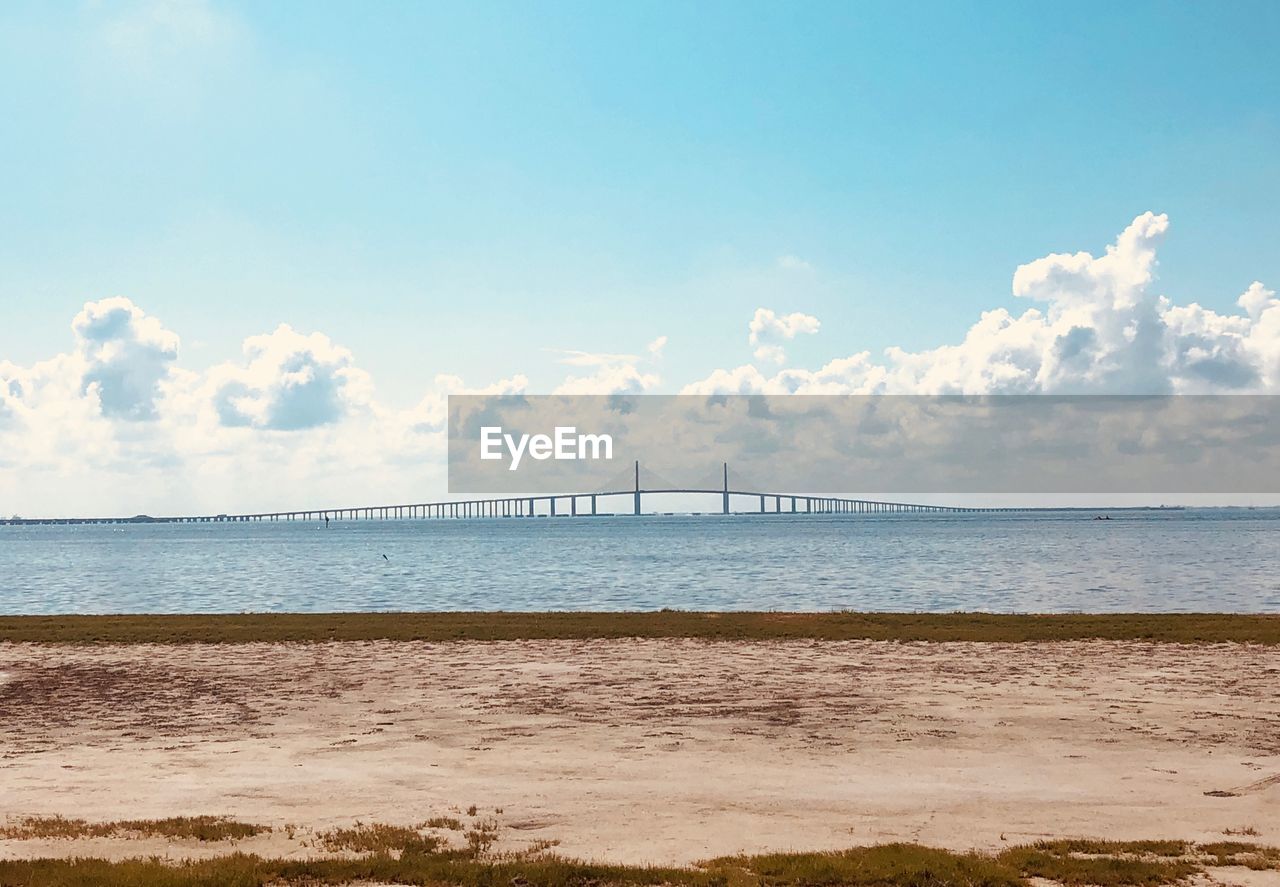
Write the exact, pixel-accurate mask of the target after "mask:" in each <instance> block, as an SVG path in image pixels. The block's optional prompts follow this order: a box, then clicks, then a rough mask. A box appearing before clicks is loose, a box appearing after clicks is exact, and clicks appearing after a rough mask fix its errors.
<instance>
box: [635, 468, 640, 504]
mask: <svg viewBox="0 0 1280 887" xmlns="http://www.w3.org/2000/svg"><path fill="white" fill-rule="evenodd" d="M635 514H636V515H637V516H639V514H640V460H639V459H637V460H636V508H635Z"/></svg>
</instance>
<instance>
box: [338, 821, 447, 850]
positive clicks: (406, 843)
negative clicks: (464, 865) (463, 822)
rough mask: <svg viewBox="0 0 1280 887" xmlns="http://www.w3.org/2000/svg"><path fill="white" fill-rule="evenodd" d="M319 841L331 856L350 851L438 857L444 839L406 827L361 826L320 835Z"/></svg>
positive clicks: (377, 824) (374, 824) (373, 824)
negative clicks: (436, 855)
mask: <svg viewBox="0 0 1280 887" xmlns="http://www.w3.org/2000/svg"><path fill="white" fill-rule="evenodd" d="M316 840H317V841H318V842H319V844H320V846H321V847H323V848H324V849H325V850H328V851H330V852H331V853H336V852H339V851H342V850H349V851H351V852H353V853H404V852H406V851H412V852H418V853H434V852H435V851H437V850H439V849H440V839H439V838H436V837H434V836H432V835H424V834H422V833H421V832H420V831H419V830H418V829H413V828H408V827H407V826H403V825H385V824H383V823H370V824H368V825H366V824H364V823H362V822H357V823H355V825H353V826H351V827H350V828H336V829H330V830H329V831H323V832H318V833H317V834H316Z"/></svg>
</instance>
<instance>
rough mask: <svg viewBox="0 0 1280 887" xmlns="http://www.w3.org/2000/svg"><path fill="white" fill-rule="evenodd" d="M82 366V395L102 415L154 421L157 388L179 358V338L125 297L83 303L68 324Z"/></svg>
mask: <svg viewBox="0 0 1280 887" xmlns="http://www.w3.org/2000/svg"><path fill="white" fill-rule="evenodd" d="M71 329H72V331H73V332H74V333H75V336H76V348H77V355H78V356H79V358H80V360H81V361H82V363H83V371H82V373H81V379H80V385H81V390H82V391H83V392H85V393H87V394H90V395H92V396H93V397H95V398H96V399H97V401H98V404H99V407H100V408H101V410H102V414H103V415H104V416H110V417H112V418H120V419H132V420H141V419H153V418H155V414H156V398H157V396H158V394H159V386H160V383H161V382H162V381H163V380H164V379H165V378H166V377H167V376H168V374H169V369H170V367H171V366H172V364H173V362H174V361H176V360H177V359H178V337H177V335H176V334H174V333H172V332H170V331H169V330H166V329H165V328H164V327H163V326H162V325H161V324H160V321H158V320H157V319H156V318H154V317H148V316H147V315H146V313H145V312H143V311H142V309H140V308H138V307H137V306H136V305H134V304H133V303H132V302H130V301H129V300H128V299H125V298H113V299H102V300H101V301H98V302H88V303H86V304H85V306H84V308H83V309H82V310H81V311H80V313H79V314H77V315H76V317H75V320H73V321H72V323H71Z"/></svg>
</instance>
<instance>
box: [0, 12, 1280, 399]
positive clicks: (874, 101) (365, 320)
mask: <svg viewBox="0 0 1280 887" xmlns="http://www.w3.org/2000/svg"><path fill="white" fill-rule="evenodd" d="M1278 36H1280V5H1277V4H1275V3H1272V2H1266V3H1247V2H1236V3H1229V4H1207V3H1195V4H1192V3H1182V4H1179V3H1130V4H1123V9H1121V8H1118V6H1117V5H1116V4H1110V3H1105V4H1104V3H1098V4H1088V3H1085V4H1079V3H1076V4H1059V5H1056V6H1049V5H1046V4H1026V3H974V4H969V3H955V2H948V3H917V4H907V5H904V4H901V3H834V4H820V3H804V4H762V3H754V4H753V3H742V2H733V3H636V4H603V3H546V2H540V3H504V4H493V3H480V4H473V3H468V4H456V5H450V4H444V3H433V4H418V3H401V4H374V5H368V4H345V5H344V4H338V3H332V4H313V3H300V2H299V3H284V2H280V3H270V4H266V3H255V4H243V3H233V2H215V0H210V2H208V3H207V4H206V3H175V4H160V5H157V4H153V3H136V4H130V3H125V4H116V3H63V4H58V3H52V4H51V3H30V4H26V3H21V2H16V3H15V2H10V3H6V4H5V5H4V7H3V9H2V10H0V81H2V82H4V83H5V84H7V85H6V87H5V88H4V89H3V93H2V94H0V114H2V115H3V119H4V121H5V125H4V128H5V130H6V132H7V136H6V137H5V138H4V139H2V140H0V164H2V165H3V167H4V169H5V170H6V171H7V175H6V177H5V178H6V186H5V189H4V192H5V196H4V199H3V200H2V201H0V302H2V303H3V305H4V314H5V322H4V323H3V324H2V325H0V356H3V357H6V358H8V359H10V360H13V361H16V362H19V363H24V362H31V361H34V360H37V359H40V358H43V357H46V356H48V355H49V354H51V353H54V352H55V351H57V350H59V349H65V348H66V347H67V343H68V341H69V331H68V322H69V319H70V317H71V315H72V314H74V313H75V312H76V311H77V310H78V309H79V307H80V306H81V305H82V304H83V303H84V302H85V301H88V300H90V299H97V298H101V297H105V296H113V295H123V296H126V297H128V298H130V299H131V300H133V302H135V303H136V304H137V305H139V306H141V307H142V308H144V309H145V310H146V311H147V312H148V313H149V314H152V315H154V316H157V317H159V318H160V319H161V320H162V321H163V322H164V323H165V325H166V326H168V327H169V328H171V329H174V330H177V331H178V332H179V333H180V334H181V336H182V340H183V347H182V356H181V362H182V363H183V364H184V365H186V366H190V367H192V368H199V367H201V366H204V365H208V364H211V363H214V362H217V361H220V360H224V359H226V358H227V357H229V356H231V355H234V354H236V353H237V352H238V349H239V343H240V341H241V340H242V339H244V338H245V337H247V336H249V335H253V334H256V333H260V332H264V331H268V330H270V329H273V328H274V327H275V326H276V325H277V324H278V323H280V322H288V323H290V324H292V325H293V326H294V327H296V328H298V329H300V330H303V331H308V332H309V331H312V330H320V331H323V332H326V333H327V334H328V335H330V336H332V337H333V338H334V339H335V340H336V341H339V342H341V343H342V344H343V345H345V346H347V347H349V348H350V349H352V351H353V352H354V354H355V355H356V358H357V360H358V361H359V363H360V364H361V365H362V366H363V367H365V368H366V369H368V370H369V371H370V372H371V373H372V374H373V376H374V378H375V379H376V380H377V386H378V389H379V392H380V393H381V394H382V396H383V397H385V398H387V399H388V400H389V401H391V402H395V403H406V404H407V403H409V402H411V401H413V400H415V399H416V398H417V397H418V396H420V394H421V390H422V388H423V387H424V386H425V385H426V384H427V383H428V381H429V380H430V378H431V376H432V375H434V374H435V373H437V372H449V373H457V374H460V375H463V376H464V377H466V378H468V379H472V378H474V379H476V380H477V381H480V380H483V379H486V378H490V377H501V376H507V375H510V374H512V373H516V372H523V373H526V374H528V375H529V377H530V378H531V379H532V380H533V384H534V387H535V388H536V387H538V386H539V385H543V386H550V385H552V384H554V383H555V382H557V381H558V380H559V379H560V378H561V377H562V376H563V371H562V368H560V367H558V366H557V365H556V364H555V360H554V355H553V354H551V353H550V352H547V351H545V350H544V349H548V348H567V349H582V350H598V351H605V352H632V353H634V352H636V351H637V350H642V349H643V347H644V345H645V343H646V342H648V341H650V340H651V339H653V338H654V337H656V336H659V335H667V336H669V338H670V342H669V344H668V346H667V349H666V353H665V357H664V360H665V366H664V378H670V379H672V380H675V379H682V380H683V379H689V378H697V377H700V376H702V375H705V374H706V373H707V372H708V371H710V370H711V369H713V368H715V367H717V366H724V365H734V364H735V363H737V362H741V361H743V360H746V359H749V355H750V349H749V346H748V345H747V342H746V323H747V321H748V320H749V319H750V317H751V315H752V312H753V311H754V310H755V309H756V308H757V307H758V306H761V305H768V306H770V307H773V308H776V309H777V310H778V311H780V312H790V311H802V312H805V313H808V314H812V315H815V316H817V317H820V318H821V320H822V330H821V332H820V333H819V334H817V335H814V336H805V337H801V339H802V341H801V340H799V339H798V340H797V343H796V344H795V346H794V349H793V357H792V359H793V361H796V362H808V363H820V362H822V361H825V360H826V359H829V358H831V357H835V356H839V355H845V354H849V353H851V352H854V351H858V350H862V349H870V350H872V352H873V353H878V352H879V350H880V349H883V348H884V347H886V346H889V345H901V346H903V347H905V348H908V349H918V348H924V347H931V346H933V345H936V344H939V343H942V342H946V341H951V340H954V339H956V338H957V337H958V336H959V335H961V334H962V333H963V331H964V330H965V329H966V328H967V327H968V326H969V325H970V324H971V323H973V322H974V321H975V320H976V318H977V316H978V314H979V312H980V311H982V310H985V309H989V308H992V307H996V306H1002V305H1003V306H1007V307H1010V308H1011V309H1012V308H1016V307H1017V306H1016V305H1015V301H1016V300H1015V299H1014V298H1013V297H1012V296H1011V295H1010V287H1009V281H1010V277H1011V275H1012V272H1013V269H1014V268H1015V267H1016V266H1017V265H1018V264H1019V263H1022V262H1027V261H1031V260H1033V259H1035V258H1037V257H1039V256H1042V255H1045V254H1047V253H1049V252H1053V251H1075V250H1077V249H1089V250H1091V251H1093V252H1100V251H1101V249H1102V247H1103V245H1104V244H1106V243H1108V242H1110V241H1111V240H1112V239H1113V238H1114V236H1115V234H1116V233H1117V232H1118V231H1119V230H1120V229H1121V228H1123V227H1124V225H1126V224H1127V223H1128V222H1129V220H1131V219H1132V218H1133V217H1134V216H1136V215H1137V214H1139V213H1141V212H1144V211H1146V210H1153V211H1156V212H1162V213H1168V214H1169V216H1170V217H1171V219H1172V220H1173V226H1172V228H1171V231H1170V235H1169V238H1168V241H1167V243H1166V245H1165V246H1164V248H1163V251H1162V253H1161V257H1160V261H1161V265H1160V278H1161V281H1162V284H1163V290H1162V291H1164V292H1166V293H1168V294H1169V295H1170V297H1171V298H1173V299H1174V300H1175V301H1182V302H1185V301H1198V302H1200V303H1201V304H1204V305H1206V306H1209V307H1215V308H1219V309H1225V308H1228V307H1229V306H1230V305H1231V303H1232V301H1233V300H1234V299H1235V297H1236V296H1238V295H1239V294H1240V292H1242V291H1243V290H1244V288H1245V287H1246V286H1248V284H1249V283H1250V281H1252V280H1254V279H1255V278H1258V279H1263V280H1270V281H1275V280H1278V279H1280V250H1277V248H1276V245H1277V243H1280V212H1277V206H1280V150H1277V148H1278V147H1280V138H1278V137H1280V119H1278V115H1277V111H1278V110H1280V64H1277V62H1276V61H1275V57H1274V47H1275V45H1276V38H1277V37H1278ZM785 256H794V257H797V258H798V259H800V260H802V261H803V263H805V265H806V266H807V267H801V268H784V267H781V265H780V261H779V260H780V259H781V258H782V257H785ZM782 264H786V263H782Z"/></svg>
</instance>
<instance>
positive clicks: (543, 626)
mask: <svg viewBox="0 0 1280 887" xmlns="http://www.w3.org/2000/svg"><path fill="white" fill-rule="evenodd" d="M555 638H560V639H570V640H583V639H592V638H703V639H707V640H786V639H806V638H808V639H819V640H863V639H865V640H892V641H993V642H1019V641H1063V640H1092V639H1102V640H1145V641H1162V642H1169V643H1181V644H1207V643H1221V642H1239V643H1255V644H1268V645H1280V616H1275V615H1247V614H1217V613H1188V614H1148V613H1121V614H1063V615H1003V614H989V613H852V612H839V613H695V612H686V611H680V610H675V611H672V610H664V611H661V612H645V613H638V612H631V613H461V612H450V613H263V614H215V615H144V616H0V643H3V642H5V641H11V642H20V641H26V642H34V643H51V644H52V643H57V644H136V643H165V644H192V643H212V644H230V643H245V642H250V641H296V642H315V641H362V640H399V641H501V640H526V639H527V640H539V639H555Z"/></svg>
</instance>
